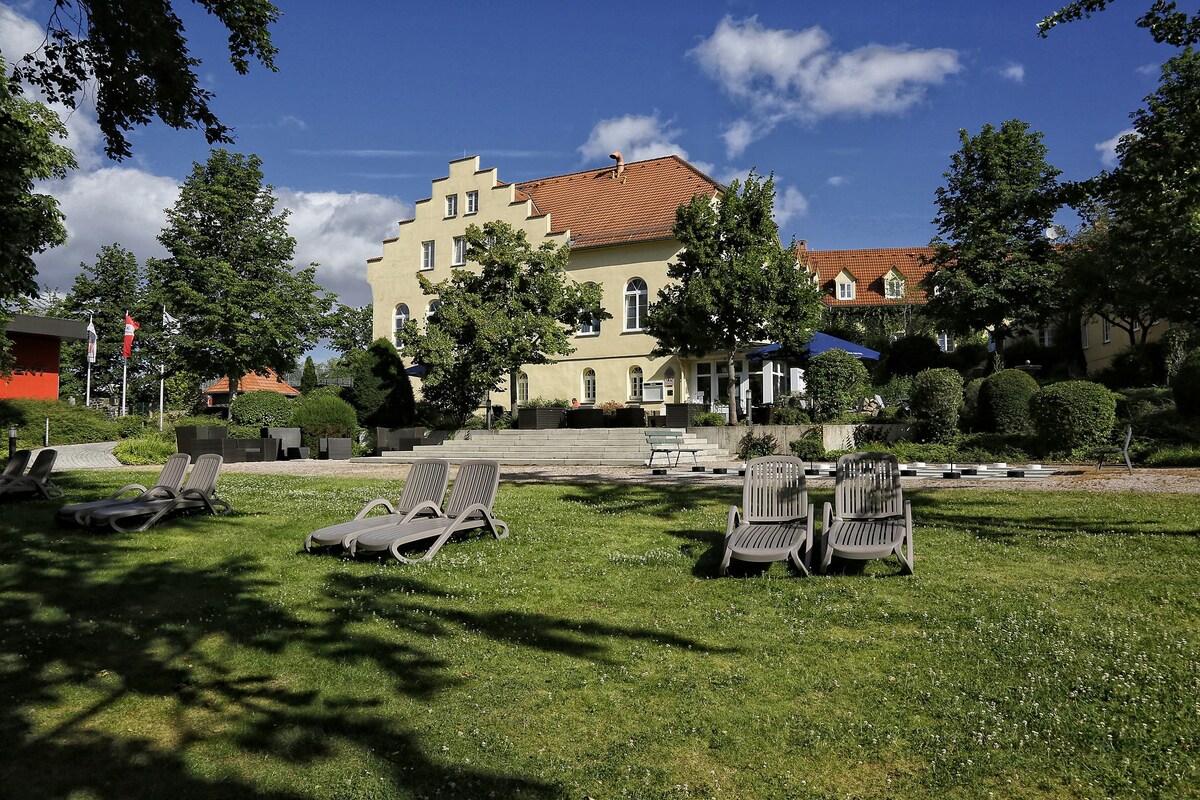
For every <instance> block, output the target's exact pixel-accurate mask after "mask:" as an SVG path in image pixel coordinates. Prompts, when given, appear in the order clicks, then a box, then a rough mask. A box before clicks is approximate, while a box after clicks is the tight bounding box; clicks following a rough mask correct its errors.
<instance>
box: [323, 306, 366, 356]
mask: <svg viewBox="0 0 1200 800" xmlns="http://www.w3.org/2000/svg"><path fill="white" fill-rule="evenodd" d="M373 308H374V306H373V305H372V304H371V303H367V304H366V305H365V306H363V307H362V308H354V307H353V306H348V305H344V304H342V303H338V304H337V305H336V306H334V308H333V311H331V312H330V314H329V317H328V332H329V346H330V348H332V349H333V351H334V352H336V353H340V354H341V355H343V356H344V355H346V354H347V353H361V352H362V351H363V350H366V349H367V345H368V344H370V343H371V323H372V319H371V318H372V315H373V313H374V311H373Z"/></svg>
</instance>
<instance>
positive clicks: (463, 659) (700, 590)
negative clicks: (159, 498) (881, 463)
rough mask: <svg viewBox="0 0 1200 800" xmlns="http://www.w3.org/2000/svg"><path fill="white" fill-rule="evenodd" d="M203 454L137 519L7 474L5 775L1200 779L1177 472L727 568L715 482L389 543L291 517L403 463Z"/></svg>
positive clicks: (666, 791)
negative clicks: (821, 566)
mask: <svg viewBox="0 0 1200 800" xmlns="http://www.w3.org/2000/svg"><path fill="white" fill-rule="evenodd" d="M127 477H128V476H127V475H125V474H120V475H117V474H101V473H96V474H88V473H72V474H68V475H66V476H64V477H63V479H62V480H61V481H60V483H61V484H62V485H64V487H65V488H67V489H68V490H69V495H70V498H71V499H73V500H79V499H85V498H88V497H93V496H98V495H100V494H102V493H104V492H106V491H110V490H111V489H113V488H115V487H116V486H117V485H119V484H120V483H123V482H124V481H125V480H126V478H127ZM146 477H150V478H152V477H153V475H150V474H147V476H146ZM221 486H222V494H223V495H224V496H225V497H227V499H229V500H230V501H231V502H232V503H233V504H234V507H235V508H238V509H241V511H240V513H238V514H236V515H235V516H233V517H229V518H223V519H214V518H194V519H188V520H183V521H179V522H175V523H170V524H167V525H165V526H163V527H161V528H159V529H156V530H153V531H150V532H147V533H142V534H130V535H107V536H105V535H91V534H86V533H83V532H80V531H74V530H65V529H58V528H56V527H54V526H53V524H52V523H51V522H50V520H51V517H52V514H51V512H52V510H53V509H54V508H56V507H57V504H55V503H47V502H30V503H24V504H19V505H18V504H14V505H11V506H8V507H5V508H4V512H5V513H4V515H3V518H2V519H0V745H2V747H0V795H3V796H5V797H14V798H25V797H29V798H65V797H70V798H114V800H116V799H117V798H120V799H121V800H125V799H126V798H168V800H180V799H181V798H281V799H282V798H343V797H344V798H392V797H396V798H420V797H430V798H432V797H445V798H463V799H464V800H465V799H466V798H488V797H496V798H517V797H519V798H572V799H574V798H579V799H580V800H582V798H587V797H591V798H597V800H599V799H600V798H619V797H630V798H695V797H723V798H739V799H741V798H764V799H765V798H772V799H774V798H790V797H818V798H820V797H829V798H835V797H837V798H843V797H871V798H874V797H879V798H885V797H897V798H922V797H930V798H944V797H950V798H955V797H961V798H978V797H987V796H989V793H993V794H994V796H995V797H997V798H1021V797H1054V798H1074V797H1079V798H1085V797H1086V798H1092V797H1106V796H1113V797H1129V798H1134V797H1137V798H1141V797H1182V796H1195V795H1196V794H1197V793H1200V773H1198V768H1197V763H1198V762H1200V757H1198V755H1197V752H1196V751H1197V746H1198V745H1200V704H1198V702H1197V697H1200V599H1198V594H1197V588H1198V587H1200V502H1198V501H1197V498H1195V497H1190V496H1183V495H1139V494H1121V495H1098V494H1068V493H1048V492H1036V491H977V490H970V489H956V490H946V491H932V490H930V491H912V492H910V495H909V496H910V497H911V498H912V500H913V507H914V508H913V513H914V518H915V524H916V554H917V572H916V575H914V576H912V577H901V576H899V575H898V574H897V569H896V567H895V565H894V564H886V563H883V562H877V563H872V564H870V565H868V566H867V568H866V569H865V570H864V571H861V572H857V573H853V572H851V573H845V574H841V575H837V576H833V577H825V578H812V579H802V578H797V577H794V576H793V575H792V574H791V573H789V571H788V570H787V568H786V567H785V566H784V565H782V564H780V565H775V566H773V567H771V568H770V570H768V571H767V572H765V573H761V574H755V575H750V576H743V577H740V578H733V579H716V578H714V577H713V575H714V574H715V572H716V564H717V561H718V557H719V555H720V552H719V548H720V542H721V538H722V535H723V531H724V524H725V514H726V510H727V508H728V505H729V503H730V502H733V501H734V500H736V499H737V497H738V494H739V492H738V490H737V489H736V488H732V487H723V488H692V487H682V488H681V487H672V486H661V487H659V486H649V487H647V486H625V485H579V486H558V485H504V486H502V488H501V491H500V497H499V501H498V502H497V512H498V513H499V515H500V516H501V517H502V518H504V519H505V520H507V521H508V522H509V523H510V525H511V526H512V531H513V534H512V536H511V537H510V538H509V539H507V540H505V541H502V542H497V541H495V540H493V539H482V538H476V539H471V540H469V541H466V542H462V543H452V544H450V545H447V547H446V548H445V549H443V550H442V552H441V553H440V554H439V555H438V556H437V558H436V559H435V560H434V561H433V562H432V563H430V564H428V565H420V566H414V567H406V566H403V565H399V564H395V563H388V562H385V561H382V560H363V561H360V562H357V563H354V562H346V561H343V560H341V559H340V558H339V557H337V556H329V555H322V556H308V555H305V554H303V553H302V552H301V549H300V544H301V542H302V540H303V538H304V535H305V534H306V533H307V532H308V531H310V530H312V529H314V528H316V527H320V526H323V525H326V524H330V523H332V522H336V521H341V520H343V519H346V518H348V517H349V516H351V515H352V514H353V513H354V512H355V511H356V510H357V509H358V507H360V506H361V505H362V504H363V503H364V502H365V501H367V500H369V499H370V498H372V497H375V496H378V495H381V494H382V495H387V496H395V495H397V494H398V491H397V486H396V484H395V483H393V482H387V481H381V480H375V481H371V482H363V481H352V480H349V479H338V480H334V479H327V480H316V479H300V478H289V477H283V476H252V475H245V474H231V475H227V476H225V477H223V478H222V480H221ZM814 494H815V497H814V499H815V501H816V502H817V508H818V513H819V511H820V503H821V502H822V501H824V500H826V499H829V493H828V492H824V493H822V492H816V493H814ZM251 509H254V510H253V511H252V510H251Z"/></svg>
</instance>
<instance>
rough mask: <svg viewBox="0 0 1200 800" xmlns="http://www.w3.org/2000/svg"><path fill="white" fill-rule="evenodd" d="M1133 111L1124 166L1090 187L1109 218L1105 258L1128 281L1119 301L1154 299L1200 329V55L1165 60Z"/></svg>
mask: <svg viewBox="0 0 1200 800" xmlns="http://www.w3.org/2000/svg"><path fill="white" fill-rule="evenodd" d="M1145 104H1146V105H1145V107H1144V108H1141V109H1139V110H1138V111H1136V112H1134V113H1133V114H1132V115H1131V116H1132V119H1133V127H1134V131H1135V133H1134V135H1132V136H1126V137H1124V138H1122V139H1121V141H1120V142H1119V143H1118V145H1117V159H1118V166H1117V169H1115V170H1114V171H1113V172H1112V173H1109V174H1105V175H1101V176H1100V177H1099V178H1097V179H1095V180H1094V181H1092V182H1091V183H1090V184H1089V185H1088V186H1087V187H1085V188H1087V189H1089V190H1090V191H1091V193H1092V195H1093V196H1094V197H1095V198H1097V199H1098V200H1099V202H1101V203H1102V204H1103V205H1104V206H1105V207H1106V208H1107V209H1108V211H1109V212H1110V213H1111V215H1112V219H1111V222H1110V224H1109V226H1108V229H1107V232H1106V233H1107V235H1106V237H1105V242H1104V248H1103V252H1102V256H1103V259H1104V263H1105V264H1107V265H1108V266H1110V267H1111V268H1114V269H1116V270H1119V271H1120V273H1121V274H1123V275H1125V276H1126V279H1125V280H1124V281H1123V283H1122V284H1121V285H1119V286H1117V287H1115V288H1114V296H1113V297H1112V298H1111V299H1112V301H1113V302H1124V301H1126V300H1128V299H1130V298H1122V297H1119V296H1116V293H1121V292H1127V293H1130V294H1131V297H1147V296H1148V297H1149V300H1150V301H1153V303H1154V312H1155V315H1156V316H1159V317H1162V318H1169V319H1172V320H1175V321H1177V322H1190V323H1193V324H1197V323H1200V53H1196V52H1195V51H1193V50H1192V49H1191V48H1188V49H1186V50H1185V51H1184V52H1183V53H1181V54H1180V55H1178V56H1176V57H1174V58H1172V59H1170V60H1169V61H1167V62H1166V63H1165V64H1164V65H1163V68H1162V77H1161V79H1160V82H1159V86H1158V89H1157V91H1155V92H1154V93H1153V94H1151V95H1149V96H1148V97H1147V98H1146V100H1145Z"/></svg>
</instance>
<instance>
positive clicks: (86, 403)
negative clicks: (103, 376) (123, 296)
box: [83, 314, 95, 408]
mask: <svg viewBox="0 0 1200 800" xmlns="http://www.w3.org/2000/svg"><path fill="white" fill-rule="evenodd" d="M92 322H93V320H92V315H91V314H88V328H89V333H88V349H87V353H85V354H84V358H85V359H87V365H88V368H87V388H86V389H84V393H83V407H84V408H91V407H92V359H93V358H95V356H94V355H92V345H93V342H92V337H93V336H94V335H95V333H94V332H93V331H94V330H95V328H93V327H92Z"/></svg>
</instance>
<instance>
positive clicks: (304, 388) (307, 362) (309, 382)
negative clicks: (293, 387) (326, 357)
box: [300, 356, 317, 394]
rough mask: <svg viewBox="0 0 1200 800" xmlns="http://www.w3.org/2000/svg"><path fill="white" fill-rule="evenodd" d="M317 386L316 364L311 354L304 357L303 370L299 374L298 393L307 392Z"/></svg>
mask: <svg viewBox="0 0 1200 800" xmlns="http://www.w3.org/2000/svg"><path fill="white" fill-rule="evenodd" d="M315 388H317V365H316V364H314V363H313V360H312V356H305V357H304V371H303V372H302V373H301V374H300V393H301V394H308V393H309V392H311V391H312V390H313V389H315Z"/></svg>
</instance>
